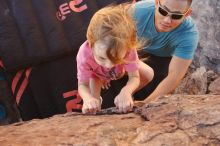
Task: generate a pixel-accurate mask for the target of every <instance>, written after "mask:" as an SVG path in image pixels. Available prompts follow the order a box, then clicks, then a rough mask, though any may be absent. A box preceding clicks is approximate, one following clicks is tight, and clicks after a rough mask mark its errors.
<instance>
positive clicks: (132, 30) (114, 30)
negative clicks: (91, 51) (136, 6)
mask: <svg viewBox="0 0 220 146" xmlns="http://www.w3.org/2000/svg"><path fill="white" fill-rule="evenodd" d="M129 7H130V5H129V4H120V5H114V6H113V5H112V6H108V7H104V8H102V9H100V10H99V11H97V12H96V13H95V14H94V16H93V17H92V19H91V21H90V24H89V27H88V30H87V40H88V42H89V44H90V47H91V48H93V47H94V44H95V42H96V41H98V40H104V39H105V38H106V37H107V38H108V40H107V41H108V42H107V52H106V55H107V56H108V58H109V59H110V60H111V61H112V62H113V63H115V64H119V63H123V58H120V57H119V54H121V53H122V52H124V51H126V52H128V51H130V50H131V49H138V48H140V47H141V46H142V45H141V43H140V42H139V41H138V39H137V35H136V25H135V22H134V21H133V20H132V17H131V16H130V15H129V13H128V9H129ZM105 40H106V39H105ZM105 42H106V41H105Z"/></svg>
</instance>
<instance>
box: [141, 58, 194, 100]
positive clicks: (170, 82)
mask: <svg viewBox="0 0 220 146" xmlns="http://www.w3.org/2000/svg"><path fill="white" fill-rule="evenodd" d="M191 62H192V60H186V59H182V58H179V57H177V56H173V57H172V59H171V61H170V64H169V71H168V75H167V77H166V78H164V79H163V80H162V81H161V82H160V84H159V85H158V86H157V88H156V89H155V90H154V91H153V93H151V94H150V95H149V96H148V97H147V98H146V99H145V100H144V102H146V103H148V102H150V101H152V100H155V98H156V97H158V96H162V95H165V94H168V93H170V92H171V91H173V90H174V89H175V88H176V87H177V86H178V85H179V83H180V81H181V79H182V78H183V77H184V75H185V74H186V72H187V69H188V68H189V65H190V64H191Z"/></svg>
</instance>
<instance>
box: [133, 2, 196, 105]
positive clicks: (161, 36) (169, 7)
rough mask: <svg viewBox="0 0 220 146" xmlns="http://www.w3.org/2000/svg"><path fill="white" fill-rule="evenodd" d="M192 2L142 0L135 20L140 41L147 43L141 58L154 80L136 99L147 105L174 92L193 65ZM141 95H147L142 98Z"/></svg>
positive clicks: (134, 16)
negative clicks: (149, 68)
mask: <svg viewBox="0 0 220 146" xmlns="http://www.w3.org/2000/svg"><path fill="white" fill-rule="evenodd" d="M191 3H192V0H155V1H152V0H151V1H149V0H147V1H140V2H137V3H136V4H135V5H134V7H133V8H134V9H133V18H134V20H135V21H136V23H137V33H138V36H139V38H140V39H143V40H145V41H146V45H145V46H144V49H143V51H142V52H141V56H145V55H146V54H147V56H148V57H147V60H146V61H145V63H147V64H148V65H150V66H151V67H152V68H153V69H154V79H153V81H152V82H151V83H150V84H148V86H146V87H144V88H143V89H142V90H141V91H139V92H138V93H137V94H136V95H135V97H136V99H137V100H143V99H145V100H144V101H145V102H146V103H148V102H150V101H152V100H154V99H155V98H156V97H158V96H162V95H165V94H168V93H170V92H171V91H173V90H174V89H175V88H176V87H177V85H178V84H179V83H180V81H181V79H182V78H183V76H184V75H185V73H186V72H187V69H188V67H189V65H190V64H191V62H192V59H193V54H194V52H195V49H196V48H197V44H198V30H197V28H196V26H195V24H194V22H193V20H192V18H191V17H189V16H190V14H191V13H192V9H191V7H190V6H191ZM139 95H144V97H143V96H142V97H140V96H139Z"/></svg>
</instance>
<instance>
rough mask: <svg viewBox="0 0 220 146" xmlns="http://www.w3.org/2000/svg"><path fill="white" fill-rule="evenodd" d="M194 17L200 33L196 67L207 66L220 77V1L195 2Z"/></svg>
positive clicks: (195, 60)
mask: <svg viewBox="0 0 220 146" xmlns="http://www.w3.org/2000/svg"><path fill="white" fill-rule="evenodd" d="M192 7H193V15H192V17H193V18H194V19H195V22H196V24H197V26H198V30H199V33H200V39H199V46H198V49H197V51H196V55H195V58H194V62H193V63H194V65H195V66H196V67H200V66H205V67H206V68H207V69H211V70H214V71H215V72H217V73H218V74H219V75H220V29H219V28H220V17H219V15H220V1H219V0H193V5H192Z"/></svg>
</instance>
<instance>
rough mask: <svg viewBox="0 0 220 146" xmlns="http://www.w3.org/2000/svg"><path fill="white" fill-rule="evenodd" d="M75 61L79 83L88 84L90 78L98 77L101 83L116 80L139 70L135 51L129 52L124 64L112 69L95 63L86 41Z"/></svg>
mask: <svg viewBox="0 0 220 146" xmlns="http://www.w3.org/2000/svg"><path fill="white" fill-rule="evenodd" d="M76 60H77V78H78V81H79V82H80V83H88V82H89V79H90V78H94V77H98V78H100V79H101V80H102V81H110V80H116V79H118V78H120V77H122V76H123V75H124V73H125V71H126V72H134V71H136V70H138V69H139V65H138V60H139V59H138V55H137V51H136V50H135V49H132V50H131V51H129V52H128V53H127V54H126V56H125V58H124V60H125V61H126V62H129V63H126V64H119V65H115V66H114V67H113V68H106V67H103V66H100V65H99V64H97V63H96V61H95V59H94V57H93V54H92V48H90V47H89V44H88V41H86V42H84V43H83V44H82V45H81V46H80V48H79V52H78V54H77V57H76Z"/></svg>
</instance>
